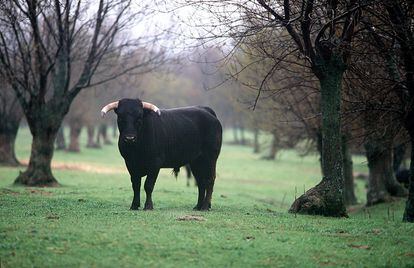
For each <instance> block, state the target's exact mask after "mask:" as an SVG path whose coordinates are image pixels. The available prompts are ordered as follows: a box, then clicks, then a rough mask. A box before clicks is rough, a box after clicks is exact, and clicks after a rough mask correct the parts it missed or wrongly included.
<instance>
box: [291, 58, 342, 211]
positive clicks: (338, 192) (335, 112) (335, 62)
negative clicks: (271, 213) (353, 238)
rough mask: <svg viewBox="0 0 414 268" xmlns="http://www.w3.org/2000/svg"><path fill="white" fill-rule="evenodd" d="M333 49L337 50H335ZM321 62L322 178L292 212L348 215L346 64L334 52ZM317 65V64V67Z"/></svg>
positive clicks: (299, 199) (303, 196)
mask: <svg viewBox="0 0 414 268" xmlns="http://www.w3.org/2000/svg"><path fill="white" fill-rule="evenodd" d="M332 53H333V52H332ZM321 64H323V65H321V66H318V67H317V68H318V70H319V71H320V73H319V76H318V78H319V81H320V85H321V113H322V174H324V177H323V178H322V181H321V182H320V183H319V184H318V185H316V186H315V187H313V188H311V189H309V190H308V191H307V192H306V193H305V194H303V195H302V196H301V197H299V198H298V199H296V200H295V202H294V203H293V204H292V206H291V208H290V210H289V211H290V212H292V213H302V214H317V215H324V216H334V217H343V216H347V213H346V208H345V203H344V196H343V188H344V180H343V161H342V154H341V153H339V154H338V152H341V128H340V126H341V124H340V106H341V82H342V77H343V73H344V71H345V64H344V63H343V62H342V59H341V57H340V56H339V55H335V54H333V55H332V56H331V57H330V59H329V61H328V62H321ZM315 68H316V67H315Z"/></svg>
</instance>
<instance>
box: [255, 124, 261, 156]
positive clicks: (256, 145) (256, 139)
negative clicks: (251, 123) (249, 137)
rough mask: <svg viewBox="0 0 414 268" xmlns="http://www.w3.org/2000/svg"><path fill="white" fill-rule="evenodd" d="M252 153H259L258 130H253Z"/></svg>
mask: <svg viewBox="0 0 414 268" xmlns="http://www.w3.org/2000/svg"><path fill="white" fill-rule="evenodd" d="M253 153H255V154H258V153H260V143H259V129H257V128H255V129H254V144H253Z"/></svg>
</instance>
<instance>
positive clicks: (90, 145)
mask: <svg viewBox="0 0 414 268" xmlns="http://www.w3.org/2000/svg"><path fill="white" fill-rule="evenodd" d="M87 131H88V143H87V144H86V147H88V148H100V147H101V146H100V145H99V144H97V143H96V142H95V141H94V138H95V126H93V125H90V126H88V127H87Z"/></svg>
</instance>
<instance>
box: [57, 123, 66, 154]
mask: <svg viewBox="0 0 414 268" xmlns="http://www.w3.org/2000/svg"><path fill="white" fill-rule="evenodd" d="M65 149H66V140H65V132H64V127H63V126H61V127H60V128H59V131H58V133H57V136H56V150H65Z"/></svg>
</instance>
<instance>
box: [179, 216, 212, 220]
mask: <svg viewBox="0 0 414 268" xmlns="http://www.w3.org/2000/svg"><path fill="white" fill-rule="evenodd" d="M176 220H177V221H205V220H206V218H204V217H203V216H199V215H184V216H181V217H178V218H177V219H176Z"/></svg>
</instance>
